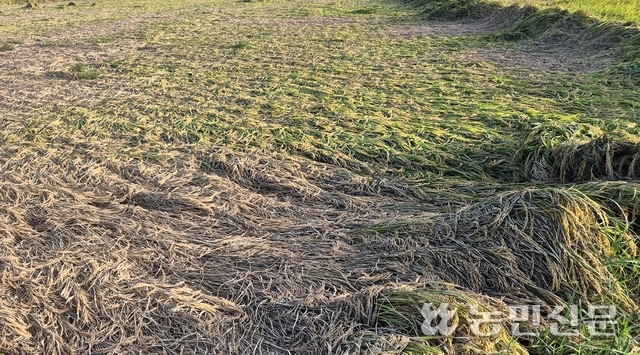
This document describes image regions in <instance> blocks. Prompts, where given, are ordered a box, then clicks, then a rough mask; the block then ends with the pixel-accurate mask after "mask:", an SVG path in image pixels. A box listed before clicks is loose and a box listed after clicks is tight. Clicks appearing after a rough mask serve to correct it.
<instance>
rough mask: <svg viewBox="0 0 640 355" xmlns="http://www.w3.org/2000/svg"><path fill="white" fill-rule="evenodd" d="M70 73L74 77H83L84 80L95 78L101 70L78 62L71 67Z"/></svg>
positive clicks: (100, 73)
mask: <svg viewBox="0 0 640 355" xmlns="http://www.w3.org/2000/svg"><path fill="white" fill-rule="evenodd" d="M71 73H72V75H73V78H74V79H85V80H93V79H97V78H99V77H100V75H102V71H101V70H99V69H94V68H92V67H90V66H88V65H86V64H84V63H78V64H76V65H74V66H73V67H71Z"/></svg>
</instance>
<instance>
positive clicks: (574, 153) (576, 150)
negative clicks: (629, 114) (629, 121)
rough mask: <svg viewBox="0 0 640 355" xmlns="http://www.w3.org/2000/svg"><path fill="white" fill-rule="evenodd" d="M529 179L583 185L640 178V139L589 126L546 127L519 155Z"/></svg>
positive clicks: (533, 134)
mask: <svg viewBox="0 0 640 355" xmlns="http://www.w3.org/2000/svg"><path fill="white" fill-rule="evenodd" d="M516 160H517V161H519V162H521V163H522V164H523V165H524V167H525V175H526V176H527V178H529V179H531V180H535V181H559V182H580V181H591V180H621V179H637V178H639V177H640V139H638V138H637V137H633V136H632V135H628V134H626V135H624V136H623V137H622V139H620V137H619V136H613V135H612V134H604V133H602V131H600V130H598V129H597V128H595V127H592V126H587V125H575V126H567V125H553V124H551V125H542V126H539V127H538V128H537V129H535V130H534V131H533V132H532V133H531V134H530V135H529V137H528V138H527V140H526V141H525V142H524V144H523V147H522V148H521V149H520V150H519V151H518V153H517V154H516Z"/></svg>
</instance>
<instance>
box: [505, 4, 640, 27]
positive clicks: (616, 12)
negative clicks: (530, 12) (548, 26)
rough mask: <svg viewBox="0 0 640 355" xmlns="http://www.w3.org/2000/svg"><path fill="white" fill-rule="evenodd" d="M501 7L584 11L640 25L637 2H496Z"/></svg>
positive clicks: (605, 18)
mask: <svg viewBox="0 0 640 355" xmlns="http://www.w3.org/2000/svg"><path fill="white" fill-rule="evenodd" d="M498 2H500V3H501V4H503V5H513V4H518V5H530V6H536V7H540V8H554V7H556V8H561V9H566V10H569V11H572V12H576V11H584V12H586V13H587V14H589V15H592V16H595V17H598V18H601V19H604V20H609V21H623V22H624V21H631V22H635V23H636V24H639V23H640V3H638V1H637V0H498Z"/></svg>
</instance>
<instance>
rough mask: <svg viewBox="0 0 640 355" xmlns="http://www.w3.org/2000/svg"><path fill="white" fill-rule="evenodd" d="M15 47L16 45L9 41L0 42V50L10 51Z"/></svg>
mask: <svg viewBox="0 0 640 355" xmlns="http://www.w3.org/2000/svg"><path fill="white" fill-rule="evenodd" d="M14 49H16V46H14V45H13V44H11V43H1V44H0V52H8V51H12V50H14Z"/></svg>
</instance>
